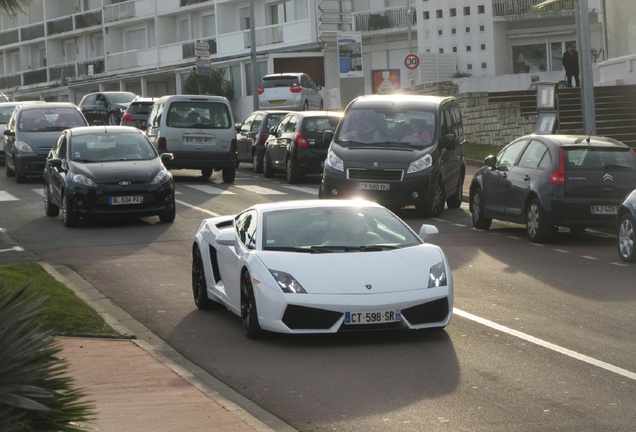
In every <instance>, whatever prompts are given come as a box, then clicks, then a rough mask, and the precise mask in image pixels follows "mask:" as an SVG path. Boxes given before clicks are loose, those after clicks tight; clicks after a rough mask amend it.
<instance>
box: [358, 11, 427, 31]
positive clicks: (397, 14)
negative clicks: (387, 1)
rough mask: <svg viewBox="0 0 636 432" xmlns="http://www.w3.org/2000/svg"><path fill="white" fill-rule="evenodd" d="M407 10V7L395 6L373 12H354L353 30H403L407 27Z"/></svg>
mask: <svg viewBox="0 0 636 432" xmlns="http://www.w3.org/2000/svg"><path fill="white" fill-rule="evenodd" d="M408 12H409V9H408V8H397V9H386V10H382V11H375V12H363V13H354V14H352V17H353V30H354V31H363V32H364V31H376V30H385V29H389V30H390V29H394V30H395V29H399V30H400V31H404V30H406V29H407V27H408V18H409V13H408ZM412 24H413V25H414V24H415V15H413V22H412Z"/></svg>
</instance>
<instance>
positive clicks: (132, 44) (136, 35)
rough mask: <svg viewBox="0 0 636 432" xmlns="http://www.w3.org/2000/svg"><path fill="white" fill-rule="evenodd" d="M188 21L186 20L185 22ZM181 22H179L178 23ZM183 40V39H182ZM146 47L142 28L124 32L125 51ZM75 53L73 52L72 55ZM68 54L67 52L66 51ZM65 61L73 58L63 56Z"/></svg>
mask: <svg viewBox="0 0 636 432" xmlns="http://www.w3.org/2000/svg"><path fill="white" fill-rule="evenodd" d="M187 22H188V21H187V20H186V23H187ZM179 24H181V23H179ZM179 34H181V32H179ZM183 40H185V39H183ZM65 48H66V47H65ZM144 48H146V38H145V37H144V29H139V30H133V31H129V32H126V50H127V51H132V50H140V49H144ZM67 51H74V49H72V50H68V49H67ZM74 55H75V54H74V53H73V56H74ZM67 56H68V53H67ZM65 60H66V61H74V59H72V58H67V57H65Z"/></svg>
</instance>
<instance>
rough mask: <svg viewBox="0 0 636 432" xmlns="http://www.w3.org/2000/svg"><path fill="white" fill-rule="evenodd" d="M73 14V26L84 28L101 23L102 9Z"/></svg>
mask: <svg viewBox="0 0 636 432" xmlns="http://www.w3.org/2000/svg"><path fill="white" fill-rule="evenodd" d="M74 16H75V28H76V29H78V30H79V29H84V28H88V27H93V26H98V25H101V24H102V11H101V10H97V11H93V12H86V13H82V14H77V15H74Z"/></svg>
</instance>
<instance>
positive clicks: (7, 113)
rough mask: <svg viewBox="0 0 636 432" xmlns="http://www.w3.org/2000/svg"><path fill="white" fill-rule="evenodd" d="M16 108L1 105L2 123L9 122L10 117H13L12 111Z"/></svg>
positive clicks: (0, 118)
mask: <svg viewBox="0 0 636 432" xmlns="http://www.w3.org/2000/svg"><path fill="white" fill-rule="evenodd" d="M14 108H15V106H5V107H0V124H7V123H9V119H10V118H11V113H13V109H14Z"/></svg>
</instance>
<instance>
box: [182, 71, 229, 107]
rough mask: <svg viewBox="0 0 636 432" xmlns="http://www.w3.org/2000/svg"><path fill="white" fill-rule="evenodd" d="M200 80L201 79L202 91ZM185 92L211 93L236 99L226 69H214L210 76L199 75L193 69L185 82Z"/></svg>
mask: <svg viewBox="0 0 636 432" xmlns="http://www.w3.org/2000/svg"><path fill="white" fill-rule="evenodd" d="M199 80H200V81H201V90H200V91H199ZM183 94H191V95H198V94H210V95H217V96H224V97H226V98H228V99H229V100H232V99H234V87H233V86H232V82H231V81H227V80H226V79H225V70H224V69H212V74H211V75H210V76H204V75H197V73H196V72H195V71H192V72H190V75H188V78H187V79H186V80H185V82H184V83H183Z"/></svg>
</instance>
